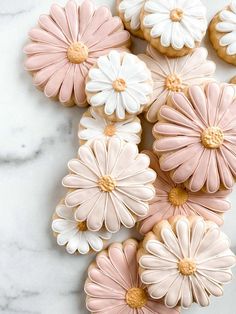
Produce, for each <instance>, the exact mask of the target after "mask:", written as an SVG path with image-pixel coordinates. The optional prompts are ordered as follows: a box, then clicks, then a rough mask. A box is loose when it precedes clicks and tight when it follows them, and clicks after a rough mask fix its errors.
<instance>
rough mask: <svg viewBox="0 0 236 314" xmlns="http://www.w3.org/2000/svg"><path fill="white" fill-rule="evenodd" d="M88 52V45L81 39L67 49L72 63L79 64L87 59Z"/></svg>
mask: <svg viewBox="0 0 236 314" xmlns="http://www.w3.org/2000/svg"><path fill="white" fill-rule="evenodd" d="M88 54H89V50H88V47H87V46H86V45H84V44H83V43H82V42H80V41H78V42H74V43H72V44H71V45H70V46H69V48H68V50H67V58H68V60H69V61H70V62H71V63H77V64H78V63H82V62H84V61H86V60H87V58H88Z"/></svg>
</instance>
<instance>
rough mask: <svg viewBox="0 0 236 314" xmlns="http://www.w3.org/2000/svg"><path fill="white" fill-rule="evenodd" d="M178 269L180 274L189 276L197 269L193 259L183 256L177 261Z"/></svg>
mask: <svg viewBox="0 0 236 314" xmlns="http://www.w3.org/2000/svg"><path fill="white" fill-rule="evenodd" d="M178 269H179V272H180V273H181V274H182V275H184V276H191V275H193V274H194V273H195V271H196V270H197V266H196V263H195V261H194V260H192V259H190V258H184V259H182V260H181V261H180V262H179V264H178Z"/></svg>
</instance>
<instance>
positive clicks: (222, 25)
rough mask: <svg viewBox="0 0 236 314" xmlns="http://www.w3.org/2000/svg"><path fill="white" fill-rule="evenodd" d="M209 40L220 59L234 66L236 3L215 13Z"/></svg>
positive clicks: (235, 53)
mask: <svg viewBox="0 0 236 314" xmlns="http://www.w3.org/2000/svg"><path fill="white" fill-rule="evenodd" d="M209 34H210V40H211V42H212V45H213V47H214V48H215V50H216V52H217V54H218V55H219V57H220V58H222V59H223V60H225V61H226V62H228V63H231V64H233V65H236V1H235V0H233V1H232V2H231V3H230V5H229V6H227V7H226V8H224V9H223V10H222V11H220V12H219V13H217V14H216V15H215V16H214V18H213V19H212V21H211V24H210V27H209Z"/></svg>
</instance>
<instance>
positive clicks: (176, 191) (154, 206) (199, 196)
mask: <svg viewBox="0 0 236 314" xmlns="http://www.w3.org/2000/svg"><path fill="white" fill-rule="evenodd" d="M143 153H145V154H147V155H148V156H149V158H150V168H152V169H153V170H154V171H155V172H156V174H157V178H156V181H155V182H154V187H155V190H156V195H155V197H154V198H153V199H152V200H151V201H150V202H149V204H150V206H149V213H148V215H147V217H146V218H145V219H143V220H142V221H141V222H140V225H139V231H140V232H141V233H142V234H145V233H147V232H149V231H151V230H152V228H153V227H154V225H155V224H156V223H157V222H159V221H161V220H165V219H169V218H170V217H173V216H178V215H183V216H192V215H194V216H195V215H199V216H202V217H203V218H205V219H206V220H211V221H213V222H215V223H216V224H218V225H222V224H223V214H224V213H225V212H226V211H227V210H229V209H230V202H228V201H227V200H226V197H227V196H228V195H229V193H230V192H231V191H230V190H224V191H219V192H216V193H213V194H208V193H204V192H201V191H200V192H197V193H194V192H191V191H188V190H187V189H186V188H185V186H184V185H183V184H175V183H174V182H173V181H172V179H171V178H170V176H169V174H168V173H167V172H163V171H162V170H161V169H160V166H159V160H158V158H157V157H156V156H155V155H154V154H153V153H152V152H150V151H144V152H143Z"/></svg>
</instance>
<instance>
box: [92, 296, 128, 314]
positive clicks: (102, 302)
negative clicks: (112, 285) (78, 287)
mask: <svg viewBox="0 0 236 314" xmlns="http://www.w3.org/2000/svg"><path fill="white" fill-rule="evenodd" d="M87 308H88V310H89V311H91V312H92V313H101V314H105V313H107V314H108V313H109V314H110V313H114V314H118V313H120V310H121V309H122V310H123V311H124V312H123V313H125V312H126V308H128V305H127V304H126V302H125V300H115V299H95V298H89V299H88V300H87Z"/></svg>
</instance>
